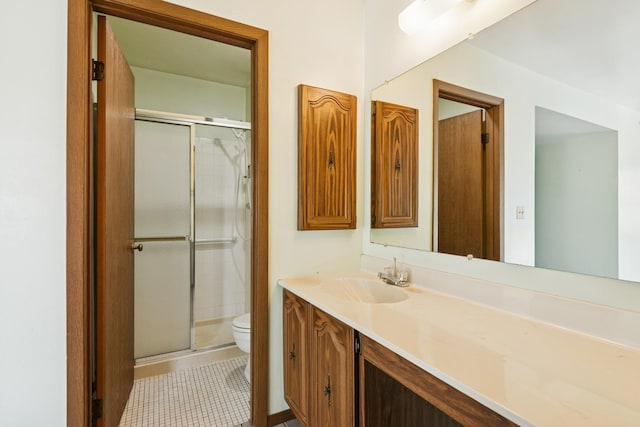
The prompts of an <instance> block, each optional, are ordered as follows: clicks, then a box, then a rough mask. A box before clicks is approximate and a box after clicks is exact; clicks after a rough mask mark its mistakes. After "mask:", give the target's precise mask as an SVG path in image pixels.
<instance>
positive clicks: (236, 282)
mask: <svg viewBox="0 0 640 427" xmlns="http://www.w3.org/2000/svg"><path fill="white" fill-rule="evenodd" d="M250 129H251V125H250V123H247V122H240V121H231V120H226V119H212V118H208V117H196V116H188V115H183V114H176V113H165V112H157V111H150V110H136V135H135V243H136V244H138V243H140V244H142V245H143V250H142V251H140V252H136V255H135V279H134V283H135V320H134V325H135V326H134V339H135V343H134V353H135V358H136V360H138V361H140V360H144V359H146V358H156V357H157V356H162V357H164V356H166V355H168V354H171V355H173V354H175V353H176V352H191V351H194V350H199V349H211V348H219V347H225V346H228V345H231V344H233V336H232V329H231V321H232V320H233V318H234V317H235V316H237V315H240V314H242V313H245V312H248V311H249V301H250V291H249V289H250V287H249V277H250V271H249V268H250V262H249V260H250V236H251V230H250V228H249V227H250V223H251V221H250V219H251V205H250V194H249V191H250V187H251V186H250V171H251V168H250V164H249V159H250V153H249V150H250V146H251V144H250V140H249V138H250Z"/></svg>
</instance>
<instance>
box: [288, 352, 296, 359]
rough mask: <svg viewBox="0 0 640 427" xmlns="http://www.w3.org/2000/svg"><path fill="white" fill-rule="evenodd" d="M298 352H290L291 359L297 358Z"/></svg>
mask: <svg viewBox="0 0 640 427" xmlns="http://www.w3.org/2000/svg"><path fill="white" fill-rule="evenodd" d="M295 358H296V352H295V350H293V351H290V352H289V360H295Z"/></svg>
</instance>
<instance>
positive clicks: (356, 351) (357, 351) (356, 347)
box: [353, 335, 362, 355]
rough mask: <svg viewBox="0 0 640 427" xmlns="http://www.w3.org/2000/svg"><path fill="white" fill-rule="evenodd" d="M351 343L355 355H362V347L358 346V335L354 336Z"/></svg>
mask: <svg viewBox="0 0 640 427" xmlns="http://www.w3.org/2000/svg"><path fill="white" fill-rule="evenodd" d="M353 341H354V350H355V353H356V354H358V355H360V354H362V347H361V346H360V335H356V336H355V338H354V340H353Z"/></svg>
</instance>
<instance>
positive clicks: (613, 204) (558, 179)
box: [535, 131, 618, 278]
mask: <svg viewBox="0 0 640 427" xmlns="http://www.w3.org/2000/svg"><path fill="white" fill-rule="evenodd" d="M535 150H536V161H535V175H536V176H535V201H536V206H535V265H536V266H538V267H544V268H551V269H553V270H561V271H574V272H579V273H584V274H590V275H595V276H604V277H613V278H617V277H618V133H617V132H615V131H606V132H595V133H587V134H577V135H552V136H546V137H537V136H536V147H535Z"/></svg>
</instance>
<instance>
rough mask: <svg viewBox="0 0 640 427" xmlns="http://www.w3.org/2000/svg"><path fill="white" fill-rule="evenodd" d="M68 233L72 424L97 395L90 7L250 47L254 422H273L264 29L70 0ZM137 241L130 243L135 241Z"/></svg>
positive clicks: (173, 11)
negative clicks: (269, 410) (92, 289)
mask: <svg viewBox="0 0 640 427" xmlns="http://www.w3.org/2000/svg"><path fill="white" fill-rule="evenodd" d="M68 11H69V20H68V22H69V24H68V32H69V37H68V44H69V49H68V89H67V90H68V111H67V112H68V114H67V121H68V126H67V128H68V150H67V152H68V160H69V161H68V183H67V186H68V203H67V207H68V209H67V212H68V231H67V242H68V243H67V264H68V265H67V273H68V274H67V307H68V309H67V329H68V343H67V349H68V354H69V358H68V381H67V382H68V387H67V391H68V396H67V401H68V411H67V422H68V425H89V424H90V420H91V418H92V411H94V410H98V409H99V408H98V407H96V406H93V405H92V401H91V394H92V393H91V370H92V368H91V364H92V360H91V349H90V347H91V344H90V343H91V321H92V317H93V313H92V309H91V300H90V299H91V292H90V287H91V277H92V276H93V274H94V273H93V272H94V266H93V265H92V263H91V250H92V249H91V248H92V245H93V241H94V239H95V235H94V233H93V230H92V226H91V224H92V222H93V217H94V215H95V213H94V209H93V201H92V200H93V198H94V193H93V191H92V182H93V180H92V175H93V164H92V163H93V156H94V153H93V150H92V147H91V144H90V141H91V138H90V136H91V114H92V108H91V102H90V100H91V84H90V81H91V69H90V63H91V13H92V12H94V11H95V12H100V13H105V14H108V15H112V16H117V17H120V18H124V19H129V20H133V21H138V22H142V23H148V24H152V25H155V26H158V27H162V28H166V29H170V30H173V31H178V32H181V33H185V34H191V35H195V36H198V37H202V38H205V39H209V40H214V41H218V42H223V43H227V44H230V45H233V46H238V47H242V48H245V49H249V50H250V52H251V84H252V93H251V97H250V100H249V101H248V102H249V104H250V105H251V120H250V121H251V123H252V125H251V128H252V131H251V133H252V138H251V140H252V142H251V153H250V157H251V165H252V166H253V168H252V169H253V170H252V181H251V192H250V194H251V196H250V204H251V206H252V208H253V209H254V214H253V215H252V217H251V220H250V223H251V224H250V226H251V230H252V235H253V239H252V241H251V243H250V251H251V257H250V271H251V273H250V289H251V303H250V304H251V329H252V331H253V333H252V334H251V348H252V352H251V360H252V363H251V367H252V369H251V378H252V382H251V421H252V423H253V425H255V426H266V425H267V422H268V420H267V418H268V417H267V393H268V363H267V353H268V351H267V350H268V304H267V301H268V292H267V290H268V289H267V261H268V252H267V248H268V245H267V224H268V221H267V220H268V217H267V200H268V194H267V188H268V185H267V179H268V169H267V167H268V157H267V155H268V154H267V153H268V151H267V148H268V139H267V137H268V132H267V118H268V114H267V38H268V33H267V32H266V31H264V30H261V29H258V28H254V27H250V26H247V25H244V24H239V23H236V22H232V21H228V20H225V19H222V18H218V17H214V16H211V15H207V14H205V13H201V12H197V11H194V10H190V9H187V8H184V7H180V6H177V5H172V4H168V3H164V2H161V1H155V0H150V1H146V2H144V3H143V4H140V2H137V1H129V0H124V1H94V2H88V1H86V0H70V1H69V5H68ZM130 243H131V242H130Z"/></svg>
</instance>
